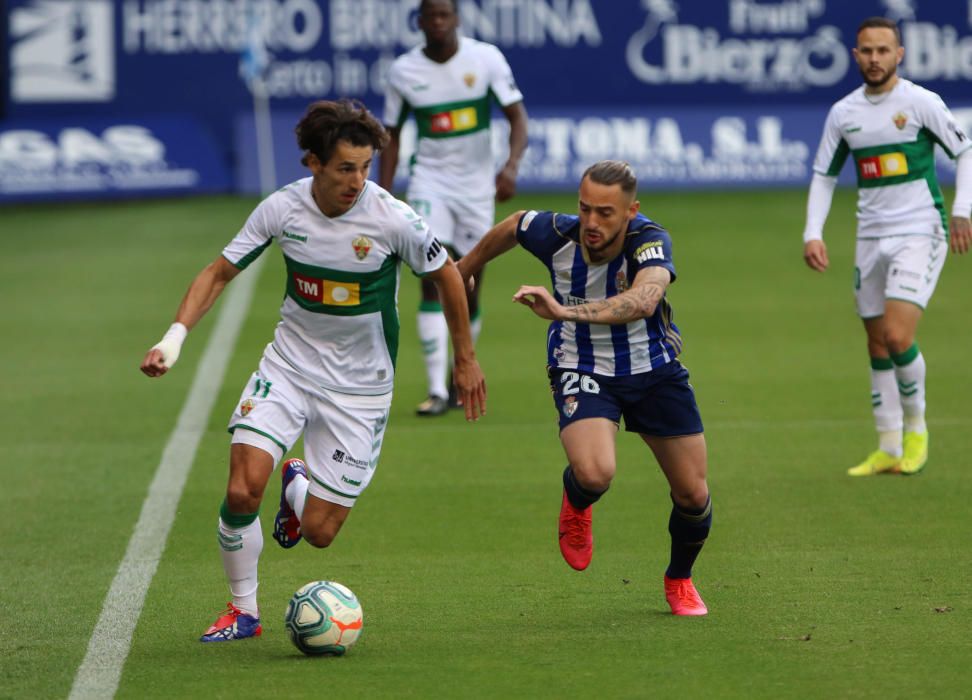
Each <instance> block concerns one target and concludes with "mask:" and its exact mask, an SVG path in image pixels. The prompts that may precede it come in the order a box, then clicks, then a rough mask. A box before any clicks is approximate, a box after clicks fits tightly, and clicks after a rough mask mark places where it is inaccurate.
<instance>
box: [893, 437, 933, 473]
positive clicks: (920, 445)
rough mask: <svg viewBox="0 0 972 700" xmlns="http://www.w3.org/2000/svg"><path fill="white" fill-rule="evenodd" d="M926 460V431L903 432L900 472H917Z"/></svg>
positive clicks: (923, 466) (922, 467)
mask: <svg viewBox="0 0 972 700" xmlns="http://www.w3.org/2000/svg"><path fill="white" fill-rule="evenodd" d="M927 461H928V432H927V431H926V432H924V433H905V434H904V456H903V457H902V458H901V465H900V466H899V470H900V471H901V473H902V474H908V475H911V474H917V473H919V472H920V471H921V470H922V469H924V468H925V462H927Z"/></svg>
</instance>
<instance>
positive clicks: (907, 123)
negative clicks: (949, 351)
mask: <svg viewBox="0 0 972 700" xmlns="http://www.w3.org/2000/svg"><path fill="white" fill-rule="evenodd" d="M853 55H854V59H855V60H856V61H857V65H858V67H859V68H860V71H861V75H862V76H863V77H864V85H862V86H861V87H859V88H857V89H856V90H854V92H852V93H850V94H849V95H847V96H846V97H844V98H843V99H841V100H840V101H838V102H837V103H836V104H834V106H833V107H832V108H831V110H830V113H829V114H828V115H827V121H826V124H825V125H824V133H823V137H822V139H821V142H820V147H819V149H818V151H817V157H816V160H815V161H814V165H813V170H814V175H813V179H812V181H811V183H810V192H809V197H808V200H809V201H808V204H807V222H806V228H805V230H804V233H803V240H804V249H803V257H804V260H805V261H806V264H807V265H808V266H809V267H810V268H811V269H814V270H817V271H820V272H823V271H824V270H826V269H827V266H828V263H829V261H828V258H827V247H826V246H825V245H824V242H823V226H824V222H825V221H826V219H827V214H828V213H829V211H830V205H831V201H832V198H833V192H834V188H835V186H836V184H837V175H838V173H839V172H840V169H841V167H842V166H843V164H844V162H845V160H846V159H847V157H848V156H849V155H850V156H852V157H853V159H854V162H855V165H856V170H857V185H858V188H859V191H858V206H857V248H856V255H855V263H854V264H855V280H854V282H855V290H856V292H855V293H856V300H857V311H858V314H859V315H860V317H861V319H862V320H863V321H864V329H865V331H866V332H867V349H868V353H869V354H870V357H871V403H872V405H873V407H874V420H875V423H876V427H877V431H878V449H877V450H875V451H874V452H872V453H871V454H869V455H868V456H867V458H866V459H865V460H864V461H863V462H861V463H860V464H858V465H856V466H853V467H851V468H850V469H849V470H848V474H850V475H851V476H871V475H873V474H880V473H883V472H891V473H901V474H916V473H918V472H920V471H921V470H922V468H924V466H925V463H926V462H927V459H928V428H927V425H926V423H925V359H924V357H923V356H922V354H921V352H920V350H919V349H918V345H917V343H916V342H915V335H916V332H917V328H918V322H919V321H920V320H921V317H922V314H923V312H924V309H925V306H926V305H927V304H928V301H929V299H931V295H932V292H933V291H934V289H935V285H936V283H937V282H938V276H939V274H940V273H941V270H942V266H943V265H944V264H945V257H946V254H947V252H948V249H949V238H951V250H952V252H954V253H965V252H966V251H967V250H968V249H969V246H970V243H972V230H970V223H969V214H970V212H972V150H970V149H972V143H970V141H969V138H968V136H967V135H966V134H965V133H964V132H963V131H962V129H961V128H960V127H959V126H958V125H957V124H956V122H955V119H954V117H953V116H952V114H951V112H949V110H948V107H946V106H945V103H944V102H943V101H942V99H941V98H940V97H939V96H938V95H936V94H935V93H933V92H929V91H928V90H925V89H924V88H922V87H919V86H918V85H916V84H914V83H912V82H911V81H909V80H905V79H903V78H900V77H899V76H898V75H897V67H898V65H899V64H900V63H901V60H902V59H903V58H904V48H903V47H902V46H901V35H900V32H899V31H898V27H897V25H895V24H894V22H892V21H891V20H888V19H885V18H883V17H871V18H869V19H866V20H865V21H864V22H863V23H862V24H861V26H860V28H859V29H858V33H857V47H856V48H854V49H853ZM935 144H938V145H939V146H941V147H942V149H943V150H944V151H945V153H946V154H947V155H948V156H949V157H951V158H953V159H955V160H956V164H957V172H956V192H955V201H954V202H953V203H952V212H951V214H952V215H951V218H950V219H949V218H948V217H946V214H945V205H944V199H943V197H942V192H941V189H940V188H939V186H938V181H937V179H936V176H935V157H934V156H935V153H934V150H935Z"/></svg>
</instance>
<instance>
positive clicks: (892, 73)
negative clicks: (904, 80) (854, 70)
mask: <svg viewBox="0 0 972 700" xmlns="http://www.w3.org/2000/svg"><path fill="white" fill-rule="evenodd" d="M860 70H861V77H862V78H864V84H865V85H867V86H868V87H872V88H873V87H881V86H882V85H885V84H887V82H888V81H889V80H891V78H893V77H894V76H895V75H897V73H898V68H897V67H894V68H892V69H891V70H889V71H888V72H887V73H885V74H884V77H883V78H881V79H880V80H869V79H868V77H867V71H866V70H864V69H863V68H861V69H860Z"/></svg>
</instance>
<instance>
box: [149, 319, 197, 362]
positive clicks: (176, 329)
mask: <svg viewBox="0 0 972 700" xmlns="http://www.w3.org/2000/svg"><path fill="white" fill-rule="evenodd" d="M188 333H189V329H188V328H186V327H185V326H184V325H182V324H181V323H179V322H178V321H176V322H175V323H173V324H172V325H171V326H169V330H167V331H166V332H165V335H163V336H162V340H160V341H159V342H157V343H156V344H155V345H153V346H152V349H153V350H159V351H160V352H161V353H162V362H163V363H165V367H166V369H168V368H170V367H172V365H174V364H175V363H176V360H178V359H179V353H180V352H181V351H182V343H183V342H184V341H185V339H186V335H187V334H188Z"/></svg>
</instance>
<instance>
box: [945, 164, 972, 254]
mask: <svg viewBox="0 0 972 700" xmlns="http://www.w3.org/2000/svg"><path fill="white" fill-rule="evenodd" d="M955 166H956V170H955V201H954V202H953V203H952V218H951V220H950V221H949V223H948V229H949V233H950V235H951V239H952V252H953V253H965V252H967V251H968V250H969V248H970V247H972V224H970V223H969V214H970V213H972V148H969V149H966V150H965V151H963V152H962V153H961V154H960V155H959V157H958V159H957V160H956V161H955Z"/></svg>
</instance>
